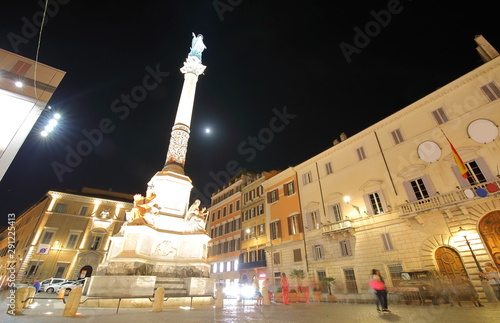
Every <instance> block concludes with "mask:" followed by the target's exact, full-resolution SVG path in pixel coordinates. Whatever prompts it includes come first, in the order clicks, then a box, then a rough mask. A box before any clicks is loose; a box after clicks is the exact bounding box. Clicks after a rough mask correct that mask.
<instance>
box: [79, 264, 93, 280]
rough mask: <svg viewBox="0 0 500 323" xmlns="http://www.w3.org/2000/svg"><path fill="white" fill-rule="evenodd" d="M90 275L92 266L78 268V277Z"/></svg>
mask: <svg viewBox="0 0 500 323" xmlns="http://www.w3.org/2000/svg"><path fill="white" fill-rule="evenodd" d="M90 276H92V266H84V267H82V269H80V273H79V274H78V279H83V278H87V277H90Z"/></svg>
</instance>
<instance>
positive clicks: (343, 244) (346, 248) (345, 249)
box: [339, 240, 352, 257]
mask: <svg viewBox="0 0 500 323" xmlns="http://www.w3.org/2000/svg"><path fill="white" fill-rule="evenodd" d="M339 244H340V253H341V255H342V257H347V256H352V252H351V245H350V244H349V240H340V241H339Z"/></svg>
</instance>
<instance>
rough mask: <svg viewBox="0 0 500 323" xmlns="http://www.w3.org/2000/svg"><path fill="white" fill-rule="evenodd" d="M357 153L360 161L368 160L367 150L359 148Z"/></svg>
mask: <svg viewBox="0 0 500 323" xmlns="http://www.w3.org/2000/svg"><path fill="white" fill-rule="evenodd" d="M356 153H357V154H358V160H363V159H365V158H366V154H365V148H363V147H359V148H358V149H356Z"/></svg>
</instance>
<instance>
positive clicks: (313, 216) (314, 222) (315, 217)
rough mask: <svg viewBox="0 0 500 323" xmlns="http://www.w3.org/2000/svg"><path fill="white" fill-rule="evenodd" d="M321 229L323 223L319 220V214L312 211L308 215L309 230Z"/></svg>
mask: <svg viewBox="0 0 500 323" xmlns="http://www.w3.org/2000/svg"><path fill="white" fill-rule="evenodd" d="M320 227H321V222H320V218H319V213H318V211H317V210H316V211H312V212H309V213H307V229H308V230H315V229H319V228H320Z"/></svg>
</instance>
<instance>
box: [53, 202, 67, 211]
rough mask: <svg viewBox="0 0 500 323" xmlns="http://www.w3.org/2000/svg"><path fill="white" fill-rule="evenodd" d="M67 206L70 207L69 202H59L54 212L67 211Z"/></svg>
mask: <svg viewBox="0 0 500 323" xmlns="http://www.w3.org/2000/svg"><path fill="white" fill-rule="evenodd" d="M67 207H68V204H65V203H57V204H56V207H55V208H54V212H57V213H66V208H67Z"/></svg>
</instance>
